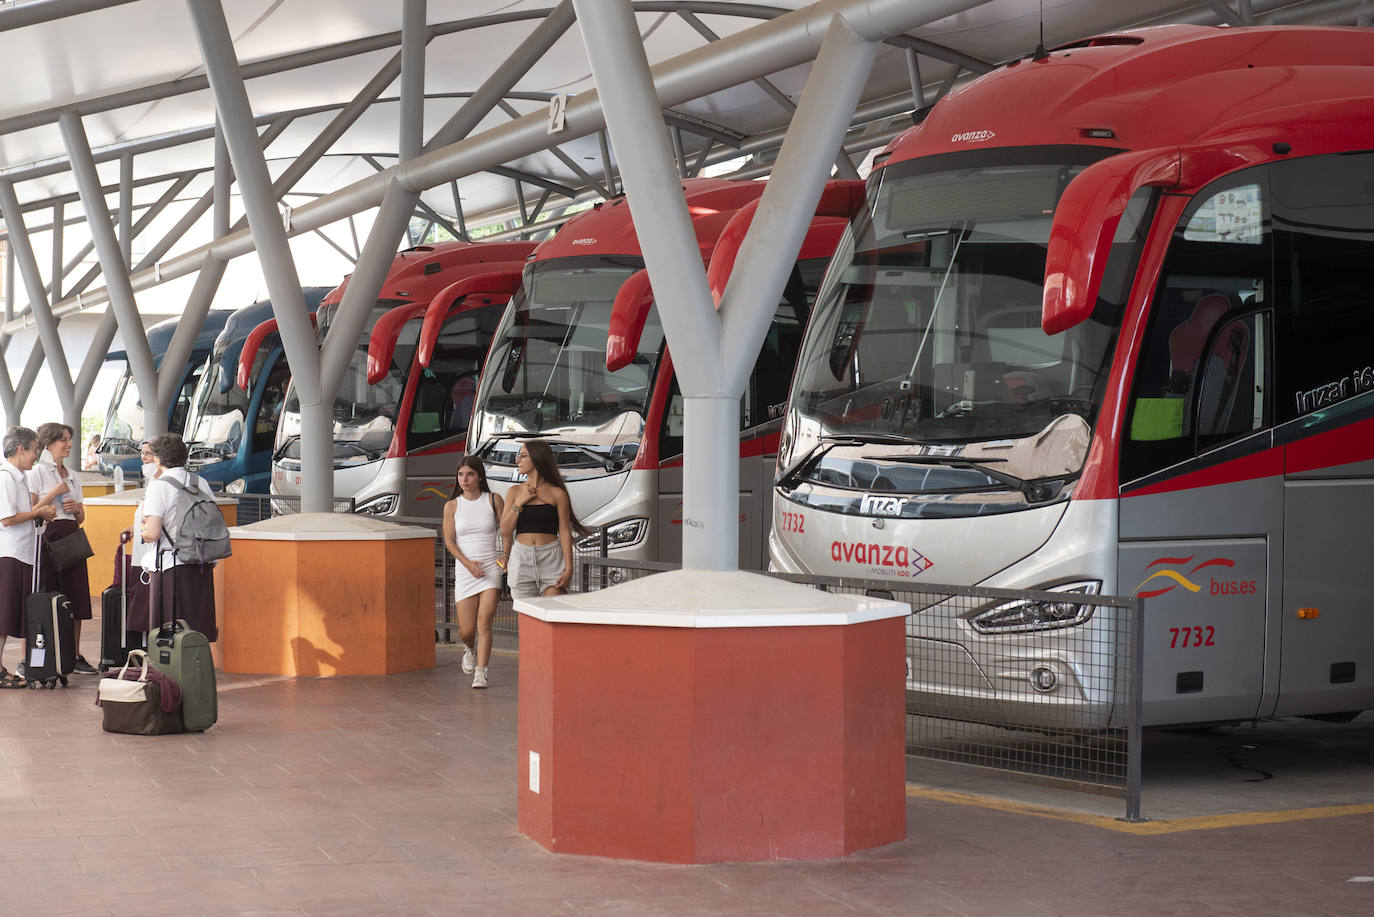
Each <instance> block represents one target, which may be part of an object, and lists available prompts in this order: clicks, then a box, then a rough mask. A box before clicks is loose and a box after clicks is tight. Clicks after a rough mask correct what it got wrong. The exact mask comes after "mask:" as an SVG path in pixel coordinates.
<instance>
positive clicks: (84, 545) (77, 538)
mask: <svg viewBox="0 0 1374 917" xmlns="http://www.w3.org/2000/svg"><path fill="white" fill-rule="evenodd" d="M48 556H49V557H50V558H52V565H53V567H54V568H55V569H57V570H58V571H59V572H61V571H63V570H67V569H69V568H71V567H75V566H76V565H77V564H79V563H84V562H85V560H86V558H88V557H94V556H95V550H94V549H93V548H91V541H90V539H89V538H87V537H86V530H85V529H77V530H76V531H75V532H72V533H71V534H70V535H63V536H62V537H61V538H54V539H52V540H50V541H48Z"/></svg>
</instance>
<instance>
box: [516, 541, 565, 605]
mask: <svg viewBox="0 0 1374 917" xmlns="http://www.w3.org/2000/svg"><path fill="white" fill-rule="evenodd" d="M562 575H563V545H562V544H560V543H559V542H557V541H554V542H550V543H549V544H544V545H532V544H521V543H520V542H518V541H517V542H516V543H515V544H514V545H513V546H512V550H511V554H510V577H509V579H510V594H511V595H513V596H514V597H515V598H517V599H528V598H532V597H534V596H536V595H543V594H544V590H545V589H548V588H549V587H550V586H555V585H557V584H558V578H559V577H560V576H562Z"/></svg>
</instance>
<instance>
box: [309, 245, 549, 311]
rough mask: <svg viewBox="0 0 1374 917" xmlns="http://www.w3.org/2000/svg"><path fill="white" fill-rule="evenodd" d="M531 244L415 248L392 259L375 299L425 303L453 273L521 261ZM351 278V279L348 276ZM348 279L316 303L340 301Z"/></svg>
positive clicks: (454, 275) (422, 246)
mask: <svg viewBox="0 0 1374 917" xmlns="http://www.w3.org/2000/svg"><path fill="white" fill-rule="evenodd" d="M534 248H535V243H534V242H522V241H512V242H437V243H435V244H434V245H419V246H416V247H415V248H408V249H406V250H405V251H403V252H400V253H398V254H397V255H396V257H395V259H394V260H393V261H392V262H391V269H390V270H388V271H387V274H386V280H385V281H383V282H382V290H381V292H380V293H378V294H377V298H378V299H403V300H408V301H410V302H425V303H428V302H429V301H430V300H431V299H433V298H434V294H435V293H438V292H439V291H440V290H442V289H443V288H444V287H446V286H448V285H449V284H450V283H453V282H454V281H455V280H457V279H458V278H459V276H462V275H461V274H457V273H455V272H456V271H459V270H462V269H466V270H465V273H474V270H473V269H474V268H475V269H476V271H475V272H477V273H480V272H481V271H482V270H484V269H483V268H482V267H481V266H482V265H483V264H488V263H492V262H509V261H524V260H525V258H526V257H528V256H529V254H530V252H532V251H534ZM350 276H351V275H350ZM348 280H349V278H348V277H345V278H344V282H343V283H341V284H339V286H338V287H337V288H336V289H335V290H334V291H333V292H331V293H330V294H329V295H328V296H326V297H325V298H324V299H323V300H321V301H320V305H321V306H322V307H323V306H332V305H335V304H337V303H338V302H340V301H341V300H342V299H343V294H344V290H346V289H348Z"/></svg>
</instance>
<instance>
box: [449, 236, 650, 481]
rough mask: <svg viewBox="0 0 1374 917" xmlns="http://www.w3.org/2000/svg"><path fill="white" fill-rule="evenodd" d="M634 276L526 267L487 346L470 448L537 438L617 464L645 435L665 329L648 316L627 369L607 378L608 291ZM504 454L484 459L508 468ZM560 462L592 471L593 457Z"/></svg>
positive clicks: (597, 263) (615, 267) (551, 265)
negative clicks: (554, 439) (519, 289)
mask: <svg viewBox="0 0 1374 917" xmlns="http://www.w3.org/2000/svg"><path fill="white" fill-rule="evenodd" d="M641 267H643V264H642V262H640V261H639V260H638V259H633V258H623V257H622V258H585V259H584V258H577V259H561V260H559V261H554V262H548V263H545V264H536V265H534V266H533V268H532V269H531V271H530V273H529V275H527V277H526V281H525V293H524V295H523V296H521V297H519V298H517V299H516V300H515V301H513V302H512V304H511V306H510V307H509V308H508V309H507V310H506V314H505V316H504V317H503V319H502V321H501V326H500V327H499V328H498V329H497V332H496V337H495V340H494V341H493V342H492V347H491V355H490V357H489V359H488V362H487V367H486V370H485V372H484V373H483V375H482V382H481V386H482V388H481V391H480V393H479V395H478V405H479V414H478V421H479V423H480V428H479V430H478V433H477V437H476V439H477V440H478V441H484V440H487V439H488V438H490V437H493V436H496V435H497V434H519V433H544V434H548V435H558V437H559V438H560V439H564V440H568V441H573V442H576V443H578V444H581V445H583V446H587V447H591V451H592V452H595V453H598V454H604V455H605V456H606V457H607V458H614V459H615V460H617V461H618V460H620V459H623V458H624V457H625V456H624V455H622V453H623V452H624V449H625V447H626V445H627V444H628V443H630V442H633V443H636V444H637V443H638V441H639V438H640V436H641V435H642V433H643V427H644V418H645V415H646V414H647V413H648V402H649V394H650V392H651V390H652V386H653V380H654V372H655V370H656V369H657V366H658V358H659V353H660V352H661V350H662V346H663V327H662V325H661V324H660V323H659V320H658V315H657V312H656V311H655V310H650V314H649V317H648V319H647V320H646V322H645V326H644V331H643V333H642V335H641V336H640V339H639V347H638V350H637V352H636V354H635V357H634V360H633V361H632V362H631V364H630V365H629V366H626V367H625V368H624V369H620V370H618V371H616V372H613V373H612V372H608V371H607V370H606V334H607V329H608V325H609V322H610V317H611V305H612V303H613V302H614V300H615V294H616V291H618V290H619V289H620V286H621V284H623V283H624V282H625V280H626V279H627V278H628V277H629V276H630V275H631V274H633V273H634V272H635V271H637V270H639V269H640V268H641ZM503 438H504V437H503ZM508 451H509V450H504V449H500V448H497V449H495V450H494V451H493V453H492V457H493V459H494V460H496V461H498V462H507V461H509V462H513V461H514V453H513V452H512V453H511V454H510V455H506V452H508ZM579 455H580V456H582V458H581V459H578V456H579ZM567 459H568V461H569V462H570V463H572V464H578V463H579V462H582V461H585V462H587V463H589V464H590V465H596V464H598V459H597V456H595V455H589V454H587V453H586V452H579V451H577V450H572V451H569V452H568V453H567ZM562 461H563V456H562V455H561V452H560V462H562Z"/></svg>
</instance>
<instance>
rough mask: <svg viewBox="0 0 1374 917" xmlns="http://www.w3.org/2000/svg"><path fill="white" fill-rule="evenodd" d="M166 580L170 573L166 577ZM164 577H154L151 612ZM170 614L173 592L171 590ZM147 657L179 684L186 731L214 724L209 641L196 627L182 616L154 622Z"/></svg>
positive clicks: (215, 703) (215, 704)
mask: <svg viewBox="0 0 1374 917" xmlns="http://www.w3.org/2000/svg"><path fill="white" fill-rule="evenodd" d="M157 566H158V572H159V573H160V572H161V567H162V552H161V551H159V552H158V562H157ZM166 579H167V580H168V581H169V582H170V581H171V579H172V577H167V578H166ZM162 580H163V578H162V577H160V576H155V577H154V578H153V583H154V586H153V589H152V609H151V610H150V612H149V613H150V615H151V614H158V615H160V614H161V610H162V601H161V598H162V597H161V596H160V595H159V594H158V593H159V589H160V584H161V582H162ZM171 604H172V608H173V617H175V609H176V592H175V590H173V593H172V603H171ZM148 658H149V659H150V660H152V663H153V666H154V667H155V668H156V669H157V670H158V671H160V672H165V673H166V674H168V675H170V676H172V678H174V679H175V680H176V683H177V684H178V685H180V686H181V724H182V726H184V727H185V728H186V731H187V732H202V731H204V730H206V729H209V728H210V727H211V726H213V725H215V720H217V719H218V718H219V700H218V697H217V696H216V691H215V661H214V659H213V658H212V657H211V655H210V641H209V640H208V639H206V637H205V635H204V634H202V633H201V632H200V631H198V630H192V629H191V625H189V624H187V623H186V621H185V619H184V618H177V619H176V620H174V621H171V622H170V623H156V622H154V626H153V629H152V630H151V631H149V633H148Z"/></svg>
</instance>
